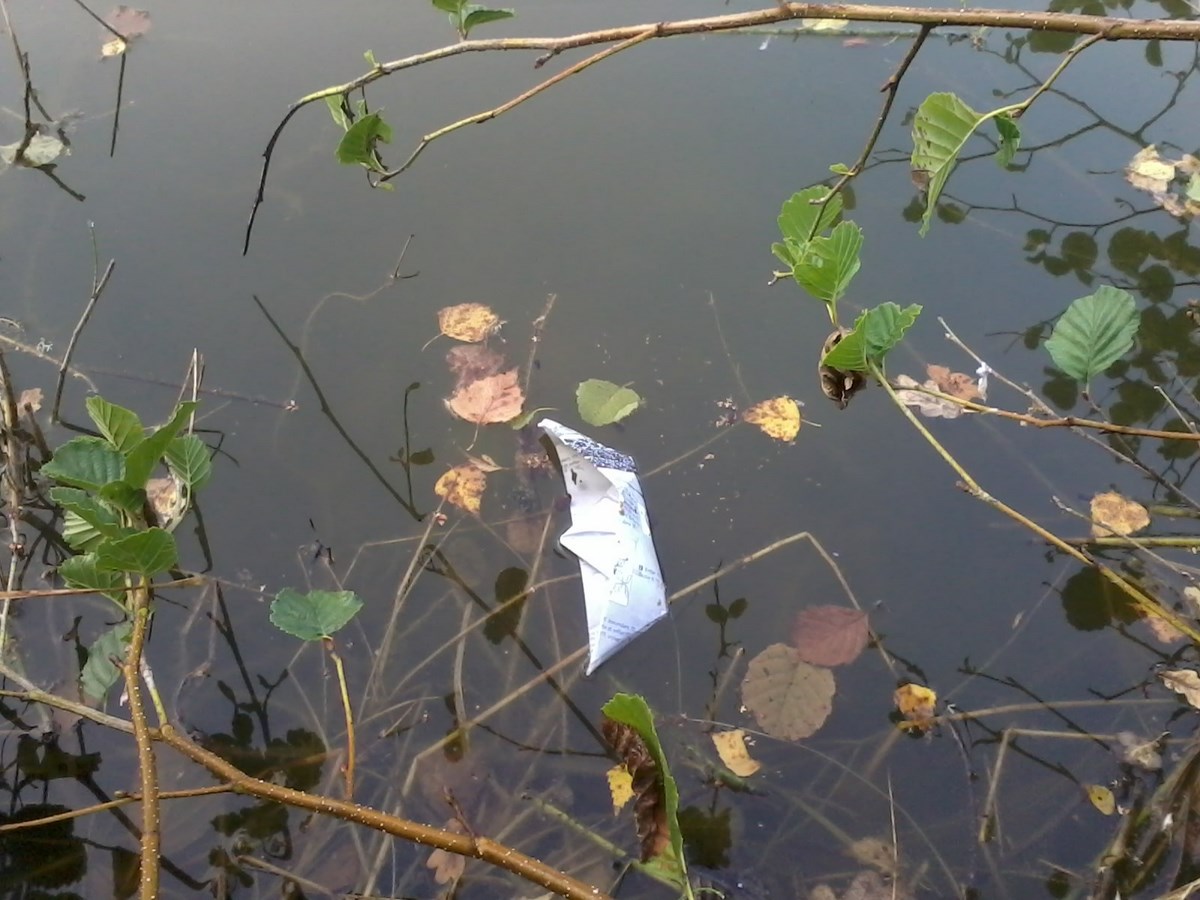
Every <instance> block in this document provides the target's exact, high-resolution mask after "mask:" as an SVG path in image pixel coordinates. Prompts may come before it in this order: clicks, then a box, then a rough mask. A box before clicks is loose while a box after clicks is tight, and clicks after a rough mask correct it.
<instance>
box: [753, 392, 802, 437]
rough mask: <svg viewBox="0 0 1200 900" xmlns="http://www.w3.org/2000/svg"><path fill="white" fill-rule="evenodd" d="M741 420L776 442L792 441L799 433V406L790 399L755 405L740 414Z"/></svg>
mask: <svg viewBox="0 0 1200 900" xmlns="http://www.w3.org/2000/svg"><path fill="white" fill-rule="evenodd" d="M742 418H743V419H745V420H746V421H747V422H749V423H750V424H751V425H757V426H758V427H759V428H760V429H761V430H762V432H763V433H764V434H765V435H767V437H773V438H775V440H777V441H793V440H795V439H796V435H797V434H799V433H800V406H799V404H797V403H796V401H795V400H793V399H792V398H791V397H775V398H773V399H771V400H763V401H762V402H761V403H755V404H754V405H753V406H751V407H750V408H749V409H748V410H746V411H745V412H744V413H742Z"/></svg>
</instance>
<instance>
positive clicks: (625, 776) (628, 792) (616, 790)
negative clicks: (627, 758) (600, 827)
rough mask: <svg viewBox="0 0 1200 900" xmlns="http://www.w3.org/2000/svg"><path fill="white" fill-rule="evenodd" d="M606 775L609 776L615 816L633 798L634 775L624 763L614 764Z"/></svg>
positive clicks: (609, 787) (609, 789)
mask: <svg viewBox="0 0 1200 900" xmlns="http://www.w3.org/2000/svg"><path fill="white" fill-rule="evenodd" d="M605 775H606V777H607V778H608V793H609V796H611V797H612V805H613V815H614V816H615V815H616V814H617V813H619V812H620V811H621V810H622V809H624V808H625V804H626V803H628V802H629V801H630V800H632V799H633V776H632V775H630V774H629V770H628V769H627V768H625V766H624V764H622V765H616V766H613V767H612V768H611V769H609V770H608V771H607V772H606V773H605Z"/></svg>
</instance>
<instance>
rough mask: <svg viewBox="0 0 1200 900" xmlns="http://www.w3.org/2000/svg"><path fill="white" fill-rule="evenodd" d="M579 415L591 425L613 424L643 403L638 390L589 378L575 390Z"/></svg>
mask: <svg viewBox="0 0 1200 900" xmlns="http://www.w3.org/2000/svg"><path fill="white" fill-rule="evenodd" d="M575 399H576V401H577V402H578V404H579V416H580V418H582V419H583V421H585V422H587V423H588V424H589V425H597V426H600V425H612V424H613V423H614V422H620V421H621V420H622V419H624V418H625V417H626V416H628V415H629V414H630V413H632V412H633V411H634V410H635V409H637V408H638V407H639V406H641V405H642V398H641V397H639V396H638V394H637V392H636V391H634V390H631V389H630V388H627V387H622V386H621V385H619V384H613V383H612V382H611V381H604V380H603V379H600V378H589V379H588V380H587V381H583V382H581V383H580V385H579V387H578V388H576V390H575Z"/></svg>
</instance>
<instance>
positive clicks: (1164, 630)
mask: <svg viewBox="0 0 1200 900" xmlns="http://www.w3.org/2000/svg"><path fill="white" fill-rule="evenodd" d="M1146 626H1147V627H1148V628H1149V629H1150V633H1151V634H1153V635H1154V638H1155V640H1157V641H1158V642H1159V643H1160V644H1166V645H1167V646H1170V645H1171V644H1176V643H1178V642H1179V641H1181V640H1183V639H1184V638H1185V637H1187V635H1185V634H1184V633H1183V632H1182V631H1180V630H1179V629H1178V628H1176V627H1175V626H1174V625H1172V624H1171V623H1170V622H1168V621H1167V620H1166V619H1164V618H1163V617H1162V616H1154V615H1149V616H1146Z"/></svg>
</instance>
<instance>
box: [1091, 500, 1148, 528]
mask: <svg viewBox="0 0 1200 900" xmlns="http://www.w3.org/2000/svg"><path fill="white" fill-rule="evenodd" d="M1149 524H1150V513H1148V512H1147V511H1146V507H1144V506H1142V505H1141V504H1140V503H1136V502H1134V501H1133V500H1130V499H1128V498H1126V497H1122V496H1121V495H1120V494H1118V493H1117V492H1116V491H1106V492H1105V493H1103V494H1097V495H1096V496H1095V497H1093V498H1092V535H1093V536H1095V537H1107V536H1108V535H1112V534H1117V535H1122V536H1124V535H1127V534H1133V533H1135V532H1138V531H1141V530H1142V529H1143V528H1145V527H1146V526H1147V525H1149Z"/></svg>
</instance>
